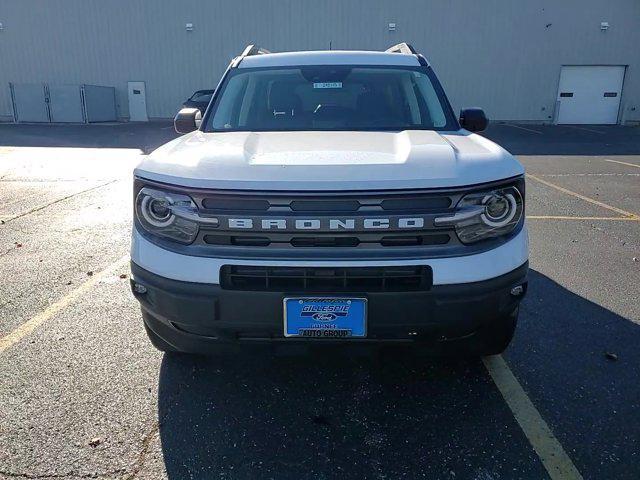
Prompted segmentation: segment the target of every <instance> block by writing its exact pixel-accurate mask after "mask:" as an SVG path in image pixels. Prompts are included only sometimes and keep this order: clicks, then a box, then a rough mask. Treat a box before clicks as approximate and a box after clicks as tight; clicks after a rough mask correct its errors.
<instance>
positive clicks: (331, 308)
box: [283, 297, 368, 339]
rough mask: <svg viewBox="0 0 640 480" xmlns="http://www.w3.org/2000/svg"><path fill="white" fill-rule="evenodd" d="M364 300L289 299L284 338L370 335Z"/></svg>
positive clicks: (284, 303) (342, 298)
mask: <svg viewBox="0 0 640 480" xmlns="http://www.w3.org/2000/svg"><path fill="white" fill-rule="evenodd" d="M367 308H368V305H367V299H366V298H364V297H286V298H284V300H283V310H284V336H285V337H287V338H306V339H345V338H346V339H348V338H366V336H367Z"/></svg>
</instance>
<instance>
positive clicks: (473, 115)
mask: <svg viewBox="0 0 640 480" xmlns="http://www.w3.org/2000/svg"><path fill="white" fill-rule="evenodd" d="M488 124H489V120H487V117H486V115H485V114H484V110H482V109H481V108H465V109H463V110H460V126H461V127H462V128H465V129H467V130H469V131H470V132H481V131H483V130H484V129H486V128H487V125H488Z"/></svg>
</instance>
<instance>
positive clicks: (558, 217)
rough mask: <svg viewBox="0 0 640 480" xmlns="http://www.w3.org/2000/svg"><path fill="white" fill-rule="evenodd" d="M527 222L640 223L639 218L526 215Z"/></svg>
mask: <svg viewBox="0 0 640 480" xmlns="http://www.w3.org/2000/svg"><path fill="white" fill-rule="evenodd" d="M527 220H613V221H623V222H640V217H571V216H565V215H527Z"/></svg>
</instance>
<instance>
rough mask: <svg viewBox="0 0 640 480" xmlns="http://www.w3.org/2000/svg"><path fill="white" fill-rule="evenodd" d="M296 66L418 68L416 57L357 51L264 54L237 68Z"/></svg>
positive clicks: (247, 60)
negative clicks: (394, 66)
mask: <svg viewBox="0 0 640 480" xmlns="http://www.w3.org/2000/svg"><path fill="white" fill-rule="evenodd" d="M297 65H390V66H393V65H397V66H412V67H415V66H419V65H420V61H419V60H418V56H417V55H412V54H405V53H388V52H370V51H357V50H320V51H309V52H282V53H266V54H261V55H251V56H246V57H244V58H243V59H242V61H241V62H240V64H239V65H238V68H260V67H285V66H287V67H288V66H297Z"/></svg>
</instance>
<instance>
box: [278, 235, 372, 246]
mask: <svg viewBox="0 0 640 480" xmlns="http://www.w3.org/2000/svg"><path fill="white" fill-rule="evenodd" d="M290 243H291V245H293V246H294V247H357V246H358V245H359V244H360V240H358V238H357V237H295V238H292V239H291V242H290Z"/></svg>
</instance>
